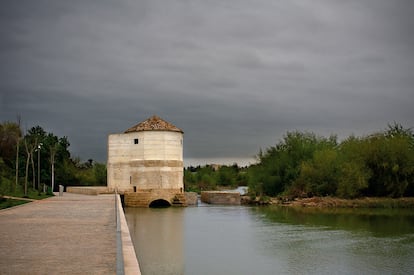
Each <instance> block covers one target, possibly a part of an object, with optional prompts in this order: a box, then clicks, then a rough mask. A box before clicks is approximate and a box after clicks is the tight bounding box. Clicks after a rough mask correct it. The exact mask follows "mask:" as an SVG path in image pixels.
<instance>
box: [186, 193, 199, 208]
mask: <svg viewBox="0 0 414 275" xmlns="http://www.w3.org/2000/svg"><path fill="white" fill-rule="evenodd" d="M184 194H185V200H186V202H187V205H197V204H198V197H197V193H196V192H185V193H184Z"/></svg>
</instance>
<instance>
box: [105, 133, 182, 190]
mask: <svg viewBox="0 0 414 275" xmlns="http://www.w3.org/2000/svg"><path fill="white" fill-rule="evenodd" d="M107 173H108V188H109V189H110V190H118V192H121V193H123V192H125V191H132V190H134V186H135V187H136V189H137V190H150V189H175V190H178V191H182V189H183V187H184V186H183V134H182V133H181V132H172V131H141V132H131V133H124V134H112V135H109V137H108V162H107Z"/></svg>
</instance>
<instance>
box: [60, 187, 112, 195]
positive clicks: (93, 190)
mask: <svg viewBox="0 0 414 275" xmlns="http://www.w3.org/2000/svg"><path fill="white" fill-rule="evenodd" d="M66 192H68V193H73V194H82V195H99V194H111V193H113V192H110V191H109V190H108V187H106V186H67V187H66Z"/></svg>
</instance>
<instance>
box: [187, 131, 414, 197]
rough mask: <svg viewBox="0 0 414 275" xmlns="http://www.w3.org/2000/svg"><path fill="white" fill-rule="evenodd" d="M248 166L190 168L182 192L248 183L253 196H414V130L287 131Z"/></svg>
mask: <svg viewBox="0 0 414 275" xmlns="http://www.w3.org/2000/svg"><path fill="white" fill-rule="evenodd" d="M257 160H258V162H257V163H256V164H254V165H251V166H249V167H244V168H240V167H238V166H237V164H234V165H233V166H212V165H207V166H204V167H189V168H187V169H186V170H185V171H184V183H185V187H186V190H187V191H196V192H199V191H201V190H214V189H217V188H218V187H219V186H224V187H232V188H234V187H236V186H239V185H248V186H249V192H250V194H251V195H252V196H272V197H275V196H281V197H287V198H296V197H313V196H335V197H339V198H348V199H351V198H358V197H402V196H414V134H413V132H412V130H411V129H405V128H404V127H402V126H401V125H400V124H397V123H394V124H392V125H388V128H387V129H386V130H384V131H381V132H377V133H374V134H372V135H369V136H364V137H355V136H351V137H348V138H347V139H345V140H343V141H342V142H338V140H337V137H336V136H330V137H321V136H317V135H315V134H314V133H310V132H299V131H294V132H288V133H287V134H286V135H285V136H284V137H283V139H282V140H281V141H279V142H278V143H277V144H276V145H275V146H272V147H270V148H267V149H266V150H265V151H264V152H263V151H260V152H259V153H258V155H257Z"/></svg>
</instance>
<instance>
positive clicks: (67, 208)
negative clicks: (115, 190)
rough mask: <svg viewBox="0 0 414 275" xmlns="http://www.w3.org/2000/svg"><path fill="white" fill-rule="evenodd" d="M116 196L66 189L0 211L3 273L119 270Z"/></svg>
mask: <svg viewBox="0 0 414 275" xmlns="http://www.w3.org/2000/svg"><path fill="white" fill-rule="evenodd" d="M114 204H115V198H114V195H99V196H87V195H78V194H70V193H64V195H63V196H62V197H58V196H56V197H53V198H49V199H46V200H41V201H35V202H32V203H28V204H24V205H22V206H18V207H15V208H12V209H5V210H1V211H0V273H1V274H116V271H117V270H116V268H117V263H116V251H117V244H116V220H115V215H116V214H115V207H114Z"/></svg>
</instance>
